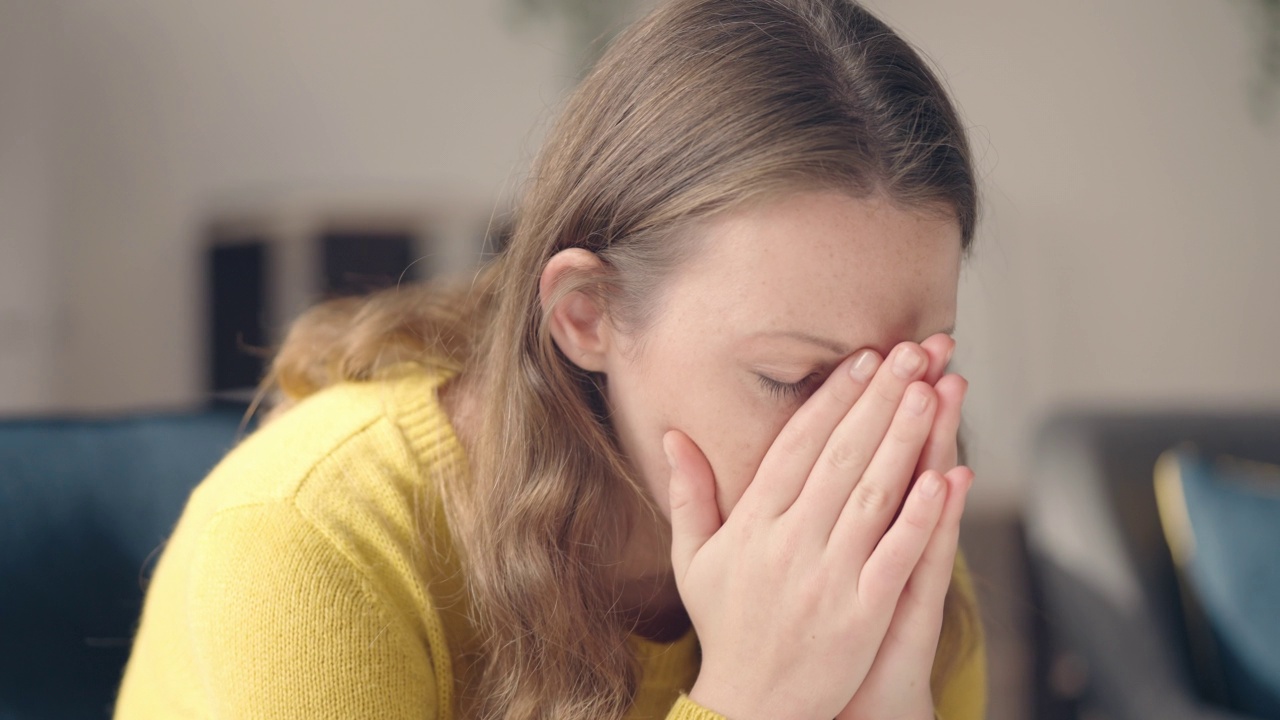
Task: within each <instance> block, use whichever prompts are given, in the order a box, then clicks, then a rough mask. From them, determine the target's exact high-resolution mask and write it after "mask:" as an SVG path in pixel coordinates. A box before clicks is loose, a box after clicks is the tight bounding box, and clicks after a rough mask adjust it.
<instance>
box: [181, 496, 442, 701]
mask: <svg viewBox="0 0 1280 720" xmlns="http://www.w3.org/2000/svg"><path fill="white" fill-rule="evenodd" d="M189 577H190V580H189V585H188V588H187V593H188V600H189V602H188V604H187V607H188V609H189V615H188V617H187V622H188V623H189V627H190V628H191V638H192V642H193V644H194V648H193V650H194V655H195V658H196V666H197V670H198V673H199V676H200V679H201V681H202V683H203V686H204V691H205V696H206V701H207V703H208V708H209V711H210V712H209V716H210V717H217V718H277V719H278V718H351V717H377V718H390V719H396V718H415V719H418V720H421V719H422V718H428V719H434V718H438V717H440V716H441V715H442V713H441V712H439V707H438V704H439V699H438V695H437V688H436V687H435V685H436V682H435V676H434V673H433V671H432V665H431V658H430V657H429V656H428V655H429V653H428V649H427V645H426V643H425V642H424V641H421V639H420V638H418V637H417V636H416V634H415V633H414V632H413V630H412V629H411V628H410V625H409V623H408V622H407V620H406V619H405V618H402V617H398V616H397V613H396V612H395V611H394V610H393V609H392V605H391V604H390V603H389V602H387V601H386V600H385V599H384V598H383V597H381V596H380V593H379V589H378V588H377V587H376V586H375V585H374V583H373V581H372V580H371V579H370V578H368V577H366V575H365V573H363V572H362V571H361V569H360V568H359V567H358V566H357V565H356V564H354V563H353V562H351V561H350V560H349V559H348V558H347V557H345V556H344V555H343V553H342V552H341V550H340V549H339V548H338V547H337V546H335V544H334V543H332V542H330V541H329V539H328V538H327V537H325V535H324V534H323V533H321V532H320V531H319V530H318V529H317V528H316V527H315V526H314V525H312V524H311V523H310V522H309V521H308V520H307V519H306V518H305V517H304V516H303V515H302V513H300V512H299V511H298V510H297V508H296V507H294V506H293V505H292V504H290V503H288V502H278V503H265V504H260V505H251V506H244V507H237V508H233V509H229V510H223V511H222V512H221V513H219V514H218V515H217V516H215V517H214V518H213V519H212V520H211V522H210V525H209V526H207V527H206V529H205V532H204V534H203V536H202V537H201V538H200V542H199V546H198V547H197V548H196V555H195V562H194V567H193V572H192V574H191V575H190V576H189ZM443 714H444V715H447V714H448V713H447V712H446V713H443Z"/></svg>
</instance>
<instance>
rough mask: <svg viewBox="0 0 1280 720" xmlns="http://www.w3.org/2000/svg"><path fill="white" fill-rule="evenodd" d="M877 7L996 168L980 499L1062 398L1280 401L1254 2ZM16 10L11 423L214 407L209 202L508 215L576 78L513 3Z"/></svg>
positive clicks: (1003, 489) (1001, 483) (1006, 494)
mask: <svg viewBox="0 0 1280 720" xmlns="http://www.w3.org/2000/svg"><path fill="white" fill-rule="evenodd" d="M873 6H874V7H876V8H878V9H880V10H881V11H882V12H883V14H884V15H885V16H886V17H887V18H888V19H889V20H890V21H891V22H892V23H894V24H895V25H896V26H898V27H900V28H901V29H902V30H903V31H904V32H905V33H906V34H907V35H908V37H910V38H911V39H913V40H914V41H916V42H917V43H918V44H920V45H922V46H923V47H925V48H927V50H928V52H929V55H930V56H932V58H933V59H934V60H936V61H937V62H938V63H939V64H940V65H941V66H942V67H943V68H944V70H945V73H946V75H947V77H948V78H949V82H950V84H951V86H952V88H953V89H954V92H955V95H956V97H957V98H958V100H959V102H960V104H961V105H962V107H963V110H964V112H965V114H966V117H967V118H968V120H969V122H970V123H971V125H972V126H973V130H974V139H975V144H976V148H977V151H978V154H979V157H980V161H981V166H982V169H983V174H984V182H985V190H986V199H987V215H986V221H985V223H984V225H983V226H982V228H981V230H980V238H979V248H978V254H977V256H976V258H975V260H974V262H973V264H972V265H970V266H969V268H968V269H967V271H966V275H965V281H964V286H963V290H962V294H963V297H962V317H961V329H960V339H961V342H962V343H964V344H963V345H962V348H961V350H960V353H959V355H958V358H957V362H958V364H959V366H960V367H961V369H962V370H964V371H965V372H966V373H967V374H968V375H969V376H970V378H971V380H972V382H973V389H972V392H971V399H970V402H969V417H968V423H969V426H970V431H971V437H972V441H973V445H974V449H975V451H976V452H975V464H976V465H977V467H978V470H979V472H980V476H981V482H982V485H981V486H980V488H979V491H978V494H977V497H976V502H977V503H978V504H979V505H981V506H984V507H987V508H997V507H1003V506H1008V505H1011V504H1012V503H1014V502H1016V500H1017V498H1018V488H1019V486H1020V482H1019V478H1020V477H1021V476H1022V475H1023V474H1024V472H1025V467H1026V465H1027V462H1028V460H1029V458H1028V455H1027V453H1028V451H1027V449H1026V448H1027V440H1028V438H1029V435H1030V430H1031V428H1032V427H1033V426H1034V423H1035V422H1036V421H1037V420H1038V419H1039V418H1041V417H1042V416H1043V415H1044V414H1045V413H1046V412H1048V411H1049V410H1051V409H1052V408H1054V407H1057V406H1060V405H1063V404H1086V403H1097V404H1105V405H1126V406H1128V405H1146V406H1171V405H1187V404H1192V405H1200V404H1214V405H1219V404H1224V405H1231V406H1238V405H1262V404H1269V405H1271V406H1274V405H1276V404H1277V403H1280V373H1278V372H1276V371H1275V370H1273V367H1274V366H1275V365H1276V358H1277V357H1280V339H1278V337H1277V333H1276V330H1277V324H1278V321H1277V319H1276V316H1277V310H1278V309H1280V284H1277V283H1276V282H1274V281H1273V280H1272V278H1271V275H1272V274H1273V268H1276V267H1280V243H1278V242H1277V240H1278V239H1280V238H1277V237H1276V235H1277V232H1276V227H1277V220H1280V218H1278V217H1277V210H1276V207H1277V200H1278V199H1280V198H1278V197H1277V195H1278V193H1277V191H1278V190H1280V120H1271V121H1270V123H1269V124H1268V123H1262V122H1260V121H1258V120H1257V119H1256V118H1255V116H1254V115H1251V114H1250V97H1251V95H1250V92H1251V86H1250V82H1251V81H1252V80H1253V79H1254V78H1255V75H1256V72H1257V67H1258V65H1259V62H1258V56H1257V54H1256V48H1257V42H1256V41H1257V40H1258V38H1257V37H1255V35H1254V33H1253V32H1252V30H1251V25H1250V17H1249V14H1248V12H1247V9H1248V8H1249V5H1248V4H1247V3H1245V2H1244V0H1240V1H1232V0H1125V2H1114V0H1081V1H1080V2H1074V3H1028V2H1025V1H1022V0H966V2H954V1H951V0H875V2H874V3H873ZM0 7H3V8H4V10H3V13H4V14H3V15H0V55H2V56H3V57H0V60H3V62H0V82H4V83H5V84H4V85H3V88H4V91H5V96H6V97H8V96H9V88H10V87H19V88H20V89H21V90H22V92H24V93H26V94H25V95H21V94H20V95H19V97H23V98H28V99H29V100H30V103H29V105H30V108H31V109H29V110H27V111H21V112H15V110H14V105H13V104H10V103H4V104H2V105H0V151H2V152H3V153H4V154H3V155H0V159H2V160H3V162H4V166H3V176H0V232H3V233H4V235H3V236H0V237H3V240H4V243H5V245H3V246H0V248H2V249H3V251H4V252H5V255H6V257H5V262H4V263H0V324H6V323H7V324H6V325H4V327H19V328H27V330H23V331H22V332H27V333H28V335H26V336H24V335H22V332H19V333H17V335H16V336H17V337H20V338H31V339H32V343H31V344H30V345H29V346H28V345H27V344H25V342H24V343H15V341H14V340H13V339H12V338H13V337H15V335H14V334H13V333H11V332H9V331H7V330H6V331H4V333H3V337H4V338H5V340H4V341H3V342H4V343H5V344H4V345H3V346H0V371H3V374H2V375H0V410H5V409H13V408H19V407H32V406H39V407H62V408H76V409H107V408H119V407H137V406H142V405H153V404H177V403H182V402H186V401H190V400H192V399H194V398H196V397H197V396H198V395H199V390H200V380H201V376H200V363H199V358H198V355H199V353H200V351H199V339H200V338H199V335H198V333H199V320H200V313H201V308H200V306H199V302H200V293H199V283H198V280H199V278H198V274H197V273H198V262H197V261H198V255H197V254H196V253H197V248H198V243H199V240H200V232H201V223H202V222H204V221H205V220H206V219H207V217H208V215H209V213H210V212H212V211H214V210H216V209H218V208H223V207H228V206H232V207H234V206H237V205H238V204H239V205H243V204H245V203H249V204H252V203H263V204H270V203H272V202H274V201H275V199H280V198H284V199H285V201H286V204H288V203H293V204H295V205H297V204H299V203H300V204H302V205H304V206H305V205H306V204H307V203H323V202H325V201H327V199H333V198H337V199H341V198H348V199H349V198H360V197H366V198H372V197H397V198H401V199H403V200H404V201H406V202H411V201H413V200H414V199H415V198H426V197H435V198H445V199H452V200H451V201H450V202H448V203H446V205H449V204H456V205H469V204H470V205H472V206H481V207H484V206H486V205H492V204H494V203H495V201H496V199H497V198H500V197H502V196H504V195H507V194H509V193H510V191H511V190H512V187H511V185H512V178H514V177H518V176H519V172H520V169H521V168H522V167H523V166H524V163H525V161H526V160H527V158H528V156H529V154H530V153H531V152H532V151H533V149H534V148H535V147H536V143H537V139H538V138H539V137H540V134H541V131H540V127H541V125H540V123H542V122H543V121H544V120H545V118H546V117H547V114H548V110H549V109H550V108H552V107H554V105H555V104H556V102H557V101H558V99H559V98H560V97H561V94H562V92H563V90H564V89H565V88H566V87H567V86H568V85H569V84H570V82H571V77H572V74H573V64H574V62H573V61H574V58H573V57H572V54H573V53H571V52H569V51H566V50H565V49H563V48H564V43H563V42H562V41H561V35H560V34H558V33H557V32H556V31H555V29H554V28H547V27H535V28H527V29H524V30H519V31H513V30H512V28H511V25H510V23H509V21H508V19H506V18H505V16H504V11H503V9H502V8H503V7H504V5H503V4H502V3H501V2H500V0H477V1H473V2H444V1H443V0H370V1H368V2H362V3H351V2H338V1H337V0H329V1H323V2H315V1H312V0H305V1H304V0H222V1H221V2H216V3H212V2H209V3H171V2H164V1H163V0H113V1H112V2H110V3H106V2H103V3H36V2H32V3H28V4H26V5H23V3H22V2H21V0H20V1H19V2H18V3H17V4H16V5H15V4H13V3H4V4H0ZM18 7H25V8H26V9H25V10H18V9H15V8H18ZM37 8H38V9H37ZM14 13H25V15H21V14H19V15H14ZM10 17H18V18H19V19H20V20H22V21H23V25H24V27H23V29H22V30H21V31H18V30H15V27H17V25H15V24H13V23H10V22H8V19H9V18H10ZM13 55H21V56H22V57H24V58H28V59H31V58H35V59H41V58H44V59H46V60H48V61H49V62H48V63H47V64H45V65H22V66H21V67H22V68H25V70H24V69H21V68H19V66H17V65H15V64H14V62H12V61H11V60H10V57H11V56H13ZM42 88H45V89H42ZM15 127H16V128H18V133H17V135H20V136H21V137H23V138H30V142H25V141H24V143H20V144H19V145H20V146H19V147H18V149H17V150H14V147H15V143H14V137H15V132H14V131H13V130H12V129H11V128H15ZM50 158H51V160H50ZM15 168H16V171H15ZM15 178H16V179H15ZM27 178H31V181H30V182H27ZM13 258H16V261H15V260H13ZM15 268H21V270H17V269H15ZM51 288H56V289H57V293H56V296H55V297H47V295H48V294H53V292H52V290H51ZM59 307H61V308H63V310H58V309H57V308H59ZM15 318H16V319H15ZM14 323H16V325H15V324H14ZM18 345H21V348H19V349H17V350H15V347H17V346H18ZM15 378H21V379H20V380H15Z"/></svg>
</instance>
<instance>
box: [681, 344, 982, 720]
mask: <svg viewBox="0 0 1280 720" xmlns="http://www.w3.org/2000/svg"><path fill="white" fill-rule="evenodd" d="M865 352H871V351H865ZM859 357H861V355H860V356H859ZM869 357H870V360H871V362H870V363H869V364H868V365H858V367H859V368H864V369H866V370H867V372H866V374H864V375H862V376H855V375H854V374H853V373H851V372H850V368H851V367H853V366H855V362H854V361H855V360H856V359H857V358H850V359H848V360H846V361H845V362H843V363H841V365H840V366H839V367H837V369H836V371H835V372H833V373H832V374H831V375H830V377H828V378H827V380H826V381H825V382H824V383H823V385H822V387H821V388H819V389H818V391H817V392H816V393H815V394H814V395H813V397H811V398H810V399H809V400H808V401H807V402H806V403H805V404H804V405H803V406H802V407H801V408H800V410H798V411H797V412H796V413H795V415H793V416H792V418H791V419H790V420H789V421H788V422H787V424H786V426H785V427H784V428H783V429H782V432H781V433H779V435H778V437H777V439H776V440H775V441H774V443H773V445H772V446H771V447H770V448H769V450H768V452H767V453H766V454H765V457H764V459H763V461H762V462H761V464H760V467H759V469H758V471H757V473H756V476H755V478H754V479H753V480H752V482H751V484H750V486H749V487H748V488H747V490H746V492H745V493H743V495H742V498H741V499H740V500H739V501H738V504H737V506H736V507H735V508H734V509H733V511H732V513H731V514H730V516H729V517H728V518H727V519H726V520H725V521H724V522H723V523H722V522H721V518H720V515H719V511H718V510H717V506H716V502H715V479H714V477H713V475H712V471H711V468H710V466H709V465H708V463H707V461H706V458H705V457H703V455H702V453H701V451H699V449H698V448H697V446H696V445H694V443H693V442H692V441H691V440H690V439H689V438H688V437H686V436H685V435H684V434H683V433H680V432H679V431H674V430H673V431H671V432H669V433H667V435H666V436H665V437H664V438H663V445H664V448H665V449H666V451H667V455H668V458H669V460H670V461H671V464H672V468H673V469H672V476H671V483H670V493H671V525H672V563H673V567H674V569H675V575H676V583H677V587H678V589H679V591H680V596H681V599H682V600H683V601H684V605H685V608H686V609H687V610H688V612H689V616H690V618H691V619H692V621H693V624H694V627H695V628H696V629H697V632H698V637H699V639H700V641H701V643H702V653H703V658H702V669H701V671H700V673H699V676H698V680H697V682H696V683H695V685H694V687H693V689H692V691H691V692H690V696H691V698H692V699H693V700H694V701H696V702H698V703H699V704H701V705H703V706H704V707H707V708H710V709H712V710H715V711H717V712H719V713H721V714H724V715H726V716H728V717H731V718H733V720H750V719H751V718H757V717H758V718H776V717H811V718H830V717H833V716H835V714H836V713H837V712H839V711H840V709H841V708H843V707H845V706H846V705H847V704H848V702H849V700H850V698H852V697H853V696H854V693H855V691H857V690H858V688H859V687H860V686H861V685H862V684H863V680H864V678H865V677H866V676H867V674H868V672H869V671H870V670H871V668H872V663H873V661H874V660H875V657H876V652H877V650H878V649H879V648H880V645H881V642H882V641H883V639H884V636H885V633H886V632H887V631H888V629H889V626H890V622H891V620H892V618H893V615H894V613H895V611H896V610H897V608H898V607H899V605H900V602H899V598H900V595H901V593H902V589H903V587H904V585H905V584H906V582H907V580H908V578H909V577H910V576H911V574H912V572H913V571H914V570H915V568H916V565H917V563H918V562H919V561H920V558H921V555H922V553H924V552H925V549H926V546H927V545H929V543H930V539H931V538H932V537H934V535H935V530H936V528H937V526H938V521H939V518H941V517H942V515H943V509H944V505H947V504H948V503H947V502H946V501H947V495H948V493H947V488H948V485H956V484H957V483H958V482H959V479H960V478H959V477H957V476H956V473H952V474H951V475H950V476H948V477H944V476H943V475H941V474H940V473H938V472H936V471H932V470H930V471H929V472H926V473H925V474H924V475H922V476H921V477H920V479H919V481H918V482H917V483H916V486H915V488H914V490H913V491H912V492H910V493H909V494H908V493H907V487H908V484H909V483H910V481H911V479H912V477H913V476H914V474H915V468H916V466H917V464H918V461H919V458H920V455H921V451H922V449H923V446H924V444H925V442H926V439H927V438H928V436H929V434H930V430H931V428H932V427H933V425H934V413H935V410H936V408H937V406H938V400H937V396H936V394H935V392H934V389H933V388H932V387H931V386H930V385H929V384H928V383H925V382H920V381H919V379H920V378H921V377H922V376H923V375H924V373H925V372H926V370H927V366H928V364H929V361H928V358H927V356H926V355H925V353H924V351H923V350H922V348H921V347H920V346H919V345H916V344H914V343H903V344H901V345H899V346H898V347H897V348H895V349H894V350H893V351H892V352H891V354H890V356H889V359H888V362H885V363H883V364H882V365H880V367H879V368H878V370H877V369H876V366H877V365H878V364H879V363H878V357H877V356H876V355H875V354H874V353H873V352H872V353H871V355H870V356H869ZM899 361H905V362H904V363H900V362H899ZM913 361H914V362H913ZM895 367H897V368H900V370H899V371H898V372H897V373H895V372H894V368H895ZM904 367H905V369H903V368H904ZM872 372H874V376H873V377H872V376H871V373H872ZM868 378H870V379H868ZM864 390H865V391H866V392H864ZM904 494H907V495H908V496H907V499H906V501H905V503H904V502H903V500H902V498H903V495H904ZM900 506H901V512H900V514H899V515H898V517H897V519H896V520H895V517H894V516H895V513H897V512H898V509H899V507H900ZM927 672H928V670H927V668H926V670H925V673H926V676H927Z"/></svg>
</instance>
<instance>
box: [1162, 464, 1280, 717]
mask: <svg viewBox="0 0 1280 720" xmlns="http://www.w3.org/2000/svg"><path fill="white" fill-rule="evenodd" d="M1155 484H1156V500H1157V505H1158V508H1159V512H1160V521H1161V525H1162V526H1163V528H1164V532H1165V538H1166V540H1167V541H1168V543H1169V549H1170V552H1171V554H1172V556H1173V559H1174V564H1175V566H1176V567H1177V571H1178V579H1179V583H1180V585H1181V588H1182V592H1183V606H1184V610H1185V613H1186V621H1187V629H1188V635H1189V637H1190V639H1191V644H1192V649H1193V653H1194V655H1195V659H1196V661H1195V672H1196V674H1197V676H1198V680H1199V681H1200V684H1201V687H1202V688H1205V689H1206V691H1207V693H1208V694H1209V695H1210V696H1212V697H1211V699H1215V700H1218V701H1220V702H1222V703H1224V704H1226V705H1227V706H1228V707H1231V708H1233V709H1235V710H1238V711H1241V712H1246V713H1249V714H1252V715H1254V716H1260V717H1264V718H1280V466H1276V465H1270V464H1264V463H1258V462H1251V461H1247V460H1242V459H1239V458H1233V457H1225V456H1224V457H1217V458H1209V457H1206V456H1204V455H1203V454H1201V453H1200V452H1198V451H1197V450H1196V449H1195V448H1194V447H1193V446H1181V447H1177V448H1174V449H1172V450H1169V451H1168V452H1166V453H1164V454H1163V455H1161V456H1160V459H1159V460H1158V461H1157V463H1156V471H1155Z"/></svg>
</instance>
